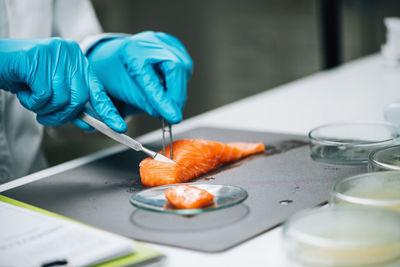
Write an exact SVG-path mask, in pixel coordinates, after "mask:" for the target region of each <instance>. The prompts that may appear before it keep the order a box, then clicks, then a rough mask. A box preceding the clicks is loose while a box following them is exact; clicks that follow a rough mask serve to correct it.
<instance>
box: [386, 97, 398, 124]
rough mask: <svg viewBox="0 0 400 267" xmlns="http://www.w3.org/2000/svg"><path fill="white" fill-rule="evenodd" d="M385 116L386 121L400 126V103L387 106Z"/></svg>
mask: <svg viewBox="0 0 400 267" xmlns="http://www.w3.org/2000/svg"><path fill="white" fill-rule="evenodd" d="M384 116H385V120H386V121H388V122H391V123H393V124H396V125H400V101H398V102H393V103H390V104H389V105H387V106H386V107H385V112H384Z"/></svg>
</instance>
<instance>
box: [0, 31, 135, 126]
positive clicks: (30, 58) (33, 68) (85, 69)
mask: <svg viewBox="0 0 400 267" xmlns="http://www.w3.org/2000/svg"><path fill="white" fill-rule="evenodd" d="M0 58H1V60H0V88H2V89H5V90H7V91H10V92H12V93H15V94H16V95H17V97H18V99H19V100H20V102H21V104H22V105H23V106H24V107H25V108H27V109H29V110H31V111H33V112H35V113H36V114H37V116H36V118H37V121H38V122H39V123H41V124H43V125H45V126H54V125H60V124H63V123H65V122H68V121H72V122H73V123H74V124H75V125H77V126H78V127H81V128H83V129H85V130H88V129H91V127H90V126H89V125H87V124H86V123H84V122H83V121H81V120H79V119H77V118H76V117H77V115H79V113H80V112H81V111H82V110H83V109H84V107H85V104H86V103H87V102H88V101H89V103H90V104H91V106H92V108H93V110H94V111H95V112H96V113H97V115H98V116H99V117H100V119H101V120H103V121H104V122H105V123H106V124H107V125H108V126H109V127H111V128H112V129H114V130H116V131H119V132H124V131H126V129H127V126H126V124H125V121H124V120H123V119H122V118H121V116H120V115H119V113H118V111H117V109H116V108H115V106H114V105H113V103H112V102H111V100H110V98H109V97H108V96H107V94H106V92H105V91H104V88H103V86H102V85H101V83H100V82H99V80H98V78H97V77H96V75H95V74H94V72H93V70H92V69H91V68H90V66H89V63H88V61H87V58H86V57H85V56H84V55H83V53H82V51H81V50H80V48H79V46H78V44H77V43H76V42H74V41H68V40H62V39H58V38H46V39H0Z"/></svg>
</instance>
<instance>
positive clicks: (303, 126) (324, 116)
mask: <svg viewBox="0 0 400 267" xmlns="http://www.w3.org/2000/svg"><path fill="white" fill-rule="evenodd" d="M399 99H400V71H399V72H398V73H396V72H394V71H389V70H387V69H385V68H383V67H382V62H381V59H380V57H379V56H378V55H373V56H369V57H365V58H362V59H359V60H356V61H353V62H351V63H348V64H345V65H343V66H341V67H339V68H336V69H333V70H329V71H323V72H319V73H316V74H314V75H311V76H309V77H306V78H303V79H299V80H296V81H294V82H291V83H288V84H286V85H283V86H279V87H277V88H275V89H273V90H269V91H266V92H264V93H261V94H257V95H255V96H252V97H248V98H245V99H243V100H240V101H237V102H234V103H232V104H229V105H226V106H223V107H221V108H218V109H215V110H212V111H209V112H206V113H203V114H201V115H199V116H196V117H194V118H191V119H188V120H185V121H184V122H182V123H181V124H180V125H177V126H175V127H174V133H178V132H182V131H185V130H187V129H190V128H193V127H198V126H215V127H224V128H236V129H246V130H257V131H272V132H284V133H293V134H303V135H306V134H307V133H308V131H309V130H310V129H312V128H314V127H316V126H319V125H321V124H326V123H331V122H337V121H383V110H384V107H385V106H386V105H387V104H389V103H391V102H394V101H396V100H399ZM158 137H159V132H158V131H157V132H152V133H149V134H147V135H144V136H143V137H141V138H140V140H141V141H150V140H152V139H154V138H158ZM123 149H124V148H122V147H119V146H117V147H114V148H111V149H108V150H106V151H103V152H100V153H96V154H94V155H90V156H87V157H83V158H80V159H77V160H74V161H71V162H68V163H64V164H61V165H58V166H55V167H52V168H49V169H46V170H44V171H41V172H39V173H35V174H32V175H29V176H26V177H24V178H21V179H18V180H17V181H15V182H10V183H7V184H4V185H1V186H0V192H2V191H4V190H7V189H9V188H12V187H15V186H18V185H20V184H24V183H27V182H31V181H34V180H37V179H41V178H43V177H46V176H49V175H52V174H54V173H57V172H61V171H64V170H66V169H69V168H72V167H76V166H79V165H82V164H85V163H87V162H89V161H92V160H95V159H97V158H100V157H104V156H105V155H108V154H111V153H115V152H118V151H121V150H123ZM281 232H282V227H278V228H276V229H274V230H272V231H269V232H267V233H264V234H262V235H259V236H258V237H256V238H253V239H251V240H249V241H247V242H245V243H243V244H240V245H239V246H236V247H234V248H232V249H230V250H228V251H226V252H222V253H202V252H195V251H190V250H185V249H179V248H173V247H168V246H162V245H154V244H147V243H146V245H148V246H149V247H152V248H155V249H157V250H159V251H160V252H162V253H164V254H165V255H166V256H167V263H166V266H168V267H179V266H182V267H186V266H192V267H197V266H198V267H203V266H277V267H279V266H284V265H285V259H284V255H283V249H282V246H281Z"/></svg>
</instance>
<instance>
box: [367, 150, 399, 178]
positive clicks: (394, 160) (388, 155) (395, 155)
mask: <svg viewBox="0 0 400 267" xmlns="http://www.w3.org/2000/svg"><path fill="white" fill-rule="evenodd" d="M368 171H369V172H376V171H400V145H395V146H389V147H382V148H379V149H377V150H375V151H373V152H371V154H369V157H368Z"/></svg>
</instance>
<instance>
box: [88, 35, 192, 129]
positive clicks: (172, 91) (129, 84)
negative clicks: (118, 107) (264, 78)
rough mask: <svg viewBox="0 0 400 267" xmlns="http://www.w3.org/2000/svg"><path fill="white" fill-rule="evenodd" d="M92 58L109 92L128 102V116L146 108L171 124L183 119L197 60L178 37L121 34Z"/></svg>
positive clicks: (92, 63) (103, 45)
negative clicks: (183, 111)
mask: <svg viewBox="0 0 400 267" xmlns="http://www.w3.org/2000/svg"><path fill="white" fill-rule="evenodd" d="M88 58H89V62H90V63H91V65H92V66H93V69H94V71H95V73H96V74H97V75H98V77H99V79H100V81H101V82H102V83H103V85H104V87H105V89H106V92H107V93H108V94H109V95H111V96H112V97H114V98H116V99H118V100H120V101H122V102H124V103H126V106H125V110H124V111H123V112H122V113H125V115H129V114H132V113H135V112H138V111H139V110H143V111H145V112H147V113H148V114H149V115H151V116H153V117H163V118H165V119H166V120H167V121H168V122H169V123H178V122H180V121H181V120H182V109H183V107H184V105H185V101H186V87H187V82H188V81H189V79H190V76H191V74H192V66H193V62H192V59H191V58H190V56H189V54H188V52H187V51H186V50H185V47H184V46H183V44H182V43H181V42H180V41H179V40H178V39H177V38H175V37H173V36H171V35H168V34H166V33H160V32H150V31H147V32H142V33H139V34H136V35H132V36H127V37H119V38H115V39H111V40H108V41H104V42H102V43H100V44H98V45H97V46H96V47H95V48H94V49H93V51H92V52H90V54H89V55H88Z"/></svg>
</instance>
